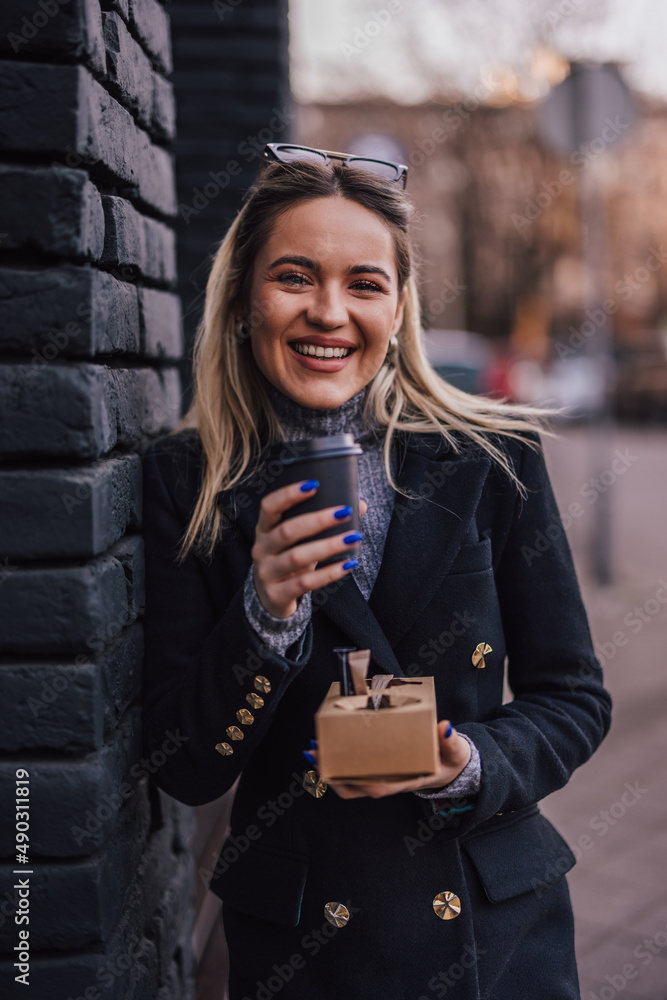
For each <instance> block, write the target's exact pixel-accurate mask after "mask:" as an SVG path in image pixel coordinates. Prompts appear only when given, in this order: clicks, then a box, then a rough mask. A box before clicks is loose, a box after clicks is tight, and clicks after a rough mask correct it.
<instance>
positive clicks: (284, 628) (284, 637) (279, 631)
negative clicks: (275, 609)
mask: <svg viewBox="0 0 667 1000" xmlns="http://www.w3.org/2000/svg"><path fill="white" fill-rule="evenodd" d="M243 607H244V609H245V613H246V618H247V619H248V621H249V622H250V624H251V626H252V628H253V629H254V631H255V632H256V633H257V635H258V636H259V637H260V639H261V640H262V642H263V643H265V645H267V646H268V647H269V649H271V650H273V652H275V653H279V654H280V655H281V656H284V655H285V653H286V651H287V650H288V649H289V648H290V646H292V645H293V644H294V643H295V642H297V640H298V639H300V638H301V637H302V636H303V634H304V633H305V631H306V627H307V625H308V622H309V621H310V617H311V613H312V599H311V595H310V593H307V594H303V595H302V596H301V597H299V598H298V599H297V609H296V611H295V612H294V614H293V615H290V616H289V618H276V617H275V615H272V614H270V613H269V612H268V611H267V610H266V608H265V607H264V605H263V604H262V602H261V601H260V599H259V596H258V594H257V591H256V589H255V580H254V577H253V566H252V563H251V564H250V569H249V570H248V575H247V576H246V579H245V584H244V585H243Z"/></svg>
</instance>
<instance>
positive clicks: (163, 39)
mask: <svg viewBox="0 0 667 1000" xmlns="http://www.w3.org/2000/svg"><path fill="white" fill-rule="evenodd" d="M129 5H130V22H131V24H132V27H133V29H134V31H135V32H136V34H137V37H138V38H139V39H140V41H141V43H142V45H143V47H144V48H145V50H146V52H148V54H149V55H150V56H151V57H152V58H153V61H154V63H155V65H156V66H157V67H158V69H161V70H163V71H164V72H165V73H171V70H172V68H173V63H172V58H171V31H170V28H169V17H168V16H167V13H166V11H165V9H164V7H163V6H162V5H161V4H159V3H158V2H157V0H129Z"/></svg>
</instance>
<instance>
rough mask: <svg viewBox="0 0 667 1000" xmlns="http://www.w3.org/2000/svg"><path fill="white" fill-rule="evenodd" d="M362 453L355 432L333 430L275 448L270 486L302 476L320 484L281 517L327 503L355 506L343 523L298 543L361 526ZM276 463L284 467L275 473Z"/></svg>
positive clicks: (326, 561) (331, 560)
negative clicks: (326, 434) (306, 497)
mask: <svg viewBox="0 0 667 1000" xmlns="http://www.w3.org/2000/svg"><path fill="white" fill-rule="evenodd" d="M361 454H362V448H361V447H360V445H358V444H357V443H356V442H355V440H354V436H353V435H352V434H333V435H331V436H329V437H319V438H307V439H304V440H301V441H287V442H285V443H283V444H281V445H279V446H278V447H277V448H275V449H274V456H273V457H272V459H271V461H269V463H268V468H269V470H270V472H271V474H272V483H271V490H277V489H280V488H281V487H282V486H289V484H290V483H298V482H300V481H301V480H303V479H317V481H318V482H319V484H320V485H319V487H318V489H317V490H316V491H315V493H314V494H313V496H311V497H308V499H307V500H303V501H301V502H299V503H297V504H295V505H294V507H290V509H289V510H287V511H285V513H284V514H283V516H282V518H281V520H283V521H285V520H287V518H290V517H297V516H298V515H299V514H309V513H311V512H312V511H316V510H322V509H323V508H325V507H344V506H348V507H351V508H352V516H351V517H350V519H349V521H345V523H344V525H341V524H340V523H334V524H333V525H332V526H331V527H330V528H325V529H324V530H323V531H320V532H318V533H317V534H316V535H312V536H311V537H309V538H304V539H303V540H302V541H301V542H299V543H298V544H299V545H302V544H303V543H304V542H311V541H315V540H317V539H320V538H329V537H331V536H332V535H338V534H340V533H341V531H343V530H344V531H345V533H346V534H347V533H348V532H350V531H358V530H359V470H358V456H359V455H361ZM277 463H278V464H279V465H280V467H281V468H280V470H279V471H277V473H276V474H275V476H274V470H275V469H276V468H277ZM358 545H359V543H358V542H357V543H356V544H355V545H353V546H352V547H350V548H347V549H344V550H343V551H342V552H338V553H336V555H333V556H329V558H328V559H324V560H322V562H319V563H318V564H317V566H318V568H319V567H320V566H328V565H329V564H330V563H334V562H341V561H343V560H344V559H347V558H349V556H351V555H354V554H355V552H356V551H357V549H358Z"/></svg>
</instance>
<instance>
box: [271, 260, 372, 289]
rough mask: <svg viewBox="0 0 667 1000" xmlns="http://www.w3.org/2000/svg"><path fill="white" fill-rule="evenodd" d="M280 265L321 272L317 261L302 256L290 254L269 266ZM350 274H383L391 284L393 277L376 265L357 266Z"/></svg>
mask: <svg viewBox="0 0 667 1000" xmlns="http://www.w3.org/2000/svg"><path fill="white" fill-rule="evenodd" d="M279 264H296V265H297V266H299V267H305V268H307V270H309V271H319V270H320V265H319V264H318V263H317V261H316V260H312V258H311V257H303V256H301V255H300V254H295V255H291V254H288V255H286V256H284V257H276V259H275V260H274V261H272V263H271V264H269V267H278V265H279ZM348 274H381V275H382V277H383V278H386V280H387V281H388V282H389V283H391V275H389V274H387V272H386V271H385V269H384V268H383V267H377V265H375V264H355V265H354V267H351V268H349V270H348Z"/></svg>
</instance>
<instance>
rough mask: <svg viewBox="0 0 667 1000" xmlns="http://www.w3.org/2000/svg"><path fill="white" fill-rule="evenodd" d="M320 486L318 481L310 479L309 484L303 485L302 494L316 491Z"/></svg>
mask: <svg viewBox="0 0 667 1000" xmlns="http://www.w3.org/2000/svg"><path fill="white" fill-rule="evenodd" d="M319 485H320V484H319V481H318V480H317V479H309V480H308V482H307V483H303V484H302V486H301V492H302V493H310V491H311V490H316V489H317V487H318V486H319Z"/></svg>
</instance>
